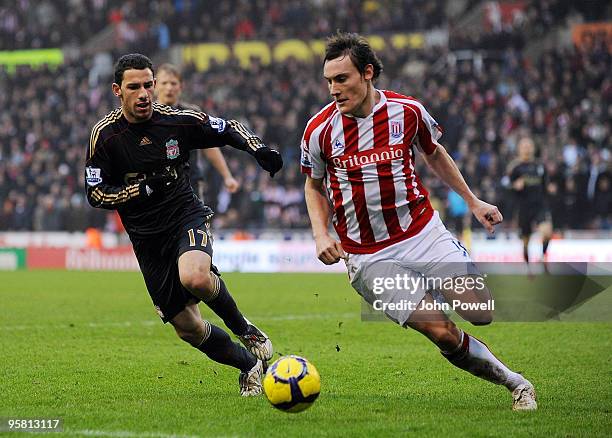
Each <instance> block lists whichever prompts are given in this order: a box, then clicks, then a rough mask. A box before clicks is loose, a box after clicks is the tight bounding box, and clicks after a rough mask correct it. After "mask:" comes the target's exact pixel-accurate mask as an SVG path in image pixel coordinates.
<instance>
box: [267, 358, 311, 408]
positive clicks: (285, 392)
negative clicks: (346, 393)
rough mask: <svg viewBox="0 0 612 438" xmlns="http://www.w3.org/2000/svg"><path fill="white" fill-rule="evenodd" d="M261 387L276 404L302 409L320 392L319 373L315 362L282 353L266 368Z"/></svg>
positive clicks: (282, 406) (276, 405)
mask: <svg viewBox="0 0 612 438" xmlns="http://www.w3.org/2000/svg"><path fill="white" fill-rule="evenodd" d="M263 387H264V392H265V394H266V397H267V399H268V400H269V401H270V403H272V406H274V407H275V408H277V409H280V410H282V411H286V412H301V411H303V410H304V409H307V408H309V407H310V406H311V405H312V404H313V403H314V401H315V400H316V399H317V397H318V396H319V392H320V391H321V377H320V376H319V372H318V371H317V369H316V368H315V367H314V365H313V364H311V363H310V362H308V361H307V360H306V359H304V358H303V357H299V356H293V355H291V356H283V357H281V358H280V359H278V360H277V361H276V362H274V363H273V364H272V365H271V366H270V368H268V372H267V373H266V376H265V377H264V380H263Z"/></svg>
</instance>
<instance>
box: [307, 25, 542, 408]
mask: <svg viewBox="0 0 612 438" xmlns="http://www.w3.org/2000/svg"><path fill="white" fill-rule="evenodd" d="M381 71H382V63H381V62H380V60H379V59H378V57H377V56H376V54H375V53H374V51H373V50H372V49H371V47H370V46H369V44H368V42H367V40H366V39H365V38H363V37H360V36H359V35H357V34H349V33H338V34H337V35H335V36H333V37H331V38H329V39H328V41H327V45H326V50H325V58H324V66H323V76H324V77H325V79H326V80H327V83H328V86H329V92H330V94H331V97H332V98H333V102H331V103H329V104H328V105H326V106H325V107H324V108H323V109H322V110H321V111H319V113H317V114H316V115H315V116H314V117H313V118H311V119H310V121H309V122H308V123H307V125H306V129H305V131H304V136H303V139H302V144H301V149H302V151H301V152H302V157H301V165H302V172H303V173H305V174H306V183H305V197H306V204H307V207H308V214H309V216H310V221H311V225H312V231H313V236H314V239H315V243H316V251H317V255H318V257H319V259H320V260H321V261H322V262H323V263H325V264H333V263H337V262H338V261H339V260H340V259H344V260H345V263H346V265H347V269H348V274H349V279H350V281H351V285H352V286H353V287H354V288H355V289H356V291H357V292H358V293H359V294H360V295H361V296H362V297H363V298H364V299H365V300H366V301H367V302H369V303H370V304H371V305H372V304H374V302H375V300H376V299H378V298H381V297H383V298H385V299H386V301H385V303H386V304H399V303H400V300H399V299H400V298H401V299H402V300H403V299H411V300H412V304H414V305H415V307H414V308H410V307H407V306H404V307H403V308H391V307H389V306H387V307H385V308H383V310H384V311H385V314H386V315H387V316H388V317H389V318H390V319H392V320H393V321H395V322H396V323H398V324H399V325H400V326H402V327H411V328H413V329H415V330H417V331H419V332H420V333H422V334H424V335H425V336H427V338H429V339H430V340H431V341H432V342H433V343H434V344H436V345H437V346H438V347H439V348H440V350H441V352H442V354H443V356H444V357H446V358H447V359H448V360H449V361H450V362H451V363H452V364H453V365H455V366H457V367H459V368H461V369H463V370H465V371H468V372H470V373H472V374H474V375H476V376H478V377H481V378H483V379H485V380H488V381H490V382H493V383H495V384H498V385H504V386H505V387H506V388H508V389H509V390H510V391H511V392H512V396H513V409H514V410H533V409H536V408H537V403H536V395H535V390H534V388H533V385H532V384H531V383H530V382H529V381H528V380H527V379H525V378H524V377H523V376H522V375H520V374H519V373H516V372H514V371H512V370H510V369H509V368H508V367H507V366H506V365H505V364H504V363H502V362H501V361H500V360H499V359H498V358H497V357H495V356H494V355H493V353H491V351H490V350H489V348H488V347H487V346H486V345H485V344H484V343H483V342H481V341H479V340H478V339H476V338H475V337H473V336H471V335H469V334H468V333H466V332H464V331H463V330H461V329H460V328H458V327H457V326H456V325H455V324H454V323H453V322H452V321H451V320H450V319H449V318H448V317H447V316H446V314H445V313H443V312H442V311H441V310H438V309H435V308H433V309H431V310H429V309H427V308H425V306H424V304H423V303H425V304H429V305H430V306H432V305H433V303H434V298H435V297H434V296H432V295H433V294H434V293H436V294H437V292H436V291H433V292H432V291H431V290H430V289H426V288H425V287H418V288H414V289H412V291H411V293H410V294H403V295H402V294H399V292H401V291H399V289H400V287H398V286H391V289H393V287H395V290H388V291H386V290H384V288H381V287H380V286H381V284H382V283H381V281H380V280H381V279H382V280H384V281H386V280H390V279H393V278H396V277H397V278H400V277H402V276H404V275H407V276H410V277H412V278H415V279H418V278H420V277H423V278H432V279H435V278H436V277H452V280H453V282H452V283H451V284H450V285H448V286H444V287H442V288H440V290H439V292H441V293H442V294H443V295H444V298H445V299H446V301H447V302H451V301H452V300H456V299H457V300H461V301H462V302H466V301H467V302H478V303H482V302H486V300H487V299H490V294H489V291H488V289H486V286H485V287H484V289H482V290H479V291H476V290H475V288H467V289H464V290H463V291H461V290H459V288H458V287H456V286H454V285H459V284H460V283H461V282H463V284H466V282H465V281H463V280H465V279H466V278H468V276H470V278H474V277H473V275H474V274H475V272H474V271H473V270H472V268H474V266H473V263H472V262H471V260H470V258H469V255H468V253H467V251H466V250H465V249H464V248H463V247H462V245H461V244H460V243H459V242H458V241H457V240H456V239H455V238H454V237H453V236H452V235H451V234H450V233H449V232H448V231H447V230H446V228H445V227H444V225H443V224H442V222H441V221H440V219H439V216H438V213H437V212H436V211H434V210H433V208H432V207H431V204H430V202H429V199H428V193H427V190H426V189H425V187H423V185H422V184H421V182H420V180H419V177H418V175H416V174H415V171H414V161H415V158H416V157H415V153H414V150H415V148H416V149H418V150H419V151H420V152H421V154H420V155H421V157H422V158H423V159H424V160H425V162H426V163H427V164H428V165H429V167H430V168H431V169H432V170H433V171H434V173H435V174H436V175H437V176H438V177H439V178H441V179H442V180H443V181H444V182H445V183H446V184H447V185H448V186H450V188H452V189H453V190H454V191H455V192H457V193H458V194H459V195H461V197H462V198H463V199H464V200H465V201H466V203H467V204H468V206H469V208H470V210H471V212H472V213H473V214H474V215H475V216H476V218H477V219H478V221H479V222H480V223H482V224H483V226H484V227H485V228H486V229H487V231H488V232H490V233H492V232H493V231H494V226H495V225H496V224H499V223H500V222H501V221H502V220H503V218H502V215H501V213H500V212H499V210H498V209H497V207H495V206H494V205H490V204H487V203H486V202H484V201H481V200H480V199H478V198H477V197H476V196H475V195H474V194H473V193H472V191H471V190H470V189H469V187H468V186H467V184H466V182H465V180H464V179H463V177H462V175H461V173H460V172H459V169H458V168H457V166H456V165H455V163H454V161H453V160H452V158H451V157H450V156H449V154H448V153H447V152H446V150H445V149H444V147H443V146H442V145H440V144H439V143H438V139H439V137H440V136H441V131H440V129H439V127H438V124H437V123H436V121H435V120H434V119H433V117H432V116H430V115H429V113H428V112H427V110H426V109H425V108H424V106H423V105H422V104H421V103H420V102H418V101H417V100H416V99H414V98H412V97H407V96H404V95H401V94H398V93H395V92H392V91H386V90H378V89H376V88H375V87H374V84H373V83H374V81H375V80H376V78H377V77H378V76H379V74H380V72H381ZM330 218H333V224H334V228H335V230H336V233H337V234H338V236H339V239H340V241H338V240H336V239H335V238H334V237H332V235H330V233H329V231H328V225H329V220H330ZM377 288H378V290H377ZM381 289H382V290H381ZM398 291H399V292H398ZM457 313H459V314H460V315H461V316H462V317H463V318H464V319H466V320H468V321H470V322H472V323H473V324H475V325H483V324H488V323H490V322H491V321H492V314H491V312H490V311H487V310H484V311H477V312H470V311H459V310H457Z"/></svg>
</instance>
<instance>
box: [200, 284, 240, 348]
mask: <svg viewBox="0 0 612 438" xmlns="http://www.w3.org/2000/svg"><path fill="white" fill-rule="evenodd" d="M211 275H212V276H213V279H214V281H215V290H214V291H213V295H212V297H211V298H210V299H208V300H206V301H205V303H206V305H207V306H208V307H210V308H211V310H212V311H213V312H215V313H216V314H217V315H218V316H219V318H221V319H222V320H223V322H224V323H225V325H226V326H227V328H228V329H230V330H231V331H232V333H234V334H235V335H238V336H240V335H244V334H245V333H246V332H247V329H248V324H247V322H246V320H245V319H244V316H242V313H240V310H238V306H236V302H235V301H234V299H233V298H232V296H231V295H230V293H229V292H228V290H227V287H226V286H225V283H224V282H223V280H221V279H220V278H219V277H218V276H217V275H216V274H214V273H211Z"/></svg>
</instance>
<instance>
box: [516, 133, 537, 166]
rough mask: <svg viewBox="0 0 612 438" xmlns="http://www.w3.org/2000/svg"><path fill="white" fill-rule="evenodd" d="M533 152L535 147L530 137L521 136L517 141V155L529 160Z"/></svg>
mask: <svg viewBox="0 0 612 438" xmlns="http://www.w3.org/2000/svg"><path fill="white" fill-rule="evenodd" d="M534 153H535V147H534V145H533V141H531V139H529V138H523V139H521V140H520V141H519V144H518V155H519V158H520V159H521V160H523V161H529V160H531V159H532V158H533V155H534Z"/></svg>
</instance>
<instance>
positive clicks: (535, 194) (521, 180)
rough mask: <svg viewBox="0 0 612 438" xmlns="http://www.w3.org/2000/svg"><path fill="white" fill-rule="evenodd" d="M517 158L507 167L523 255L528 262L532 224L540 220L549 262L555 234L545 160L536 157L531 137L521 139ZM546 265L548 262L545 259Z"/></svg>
mask: <svg viewBox="0 0 612 438" xmlns="http://www.w3.org/2000/svg"><path fill="white" fill-rule="evenodd" d="M517 149H518V158H517V159H516V160H515V161H513V162H512V163H511V164H510V166H509V169H508V176H509V178H510V184H511V185H512V191H513V192H514V194H515V197H516V200H517V205H518V224H519V229H520V235H521V240H522V241H523V258H524V259H525V262H526V263H527V264H529V238H530V237H531V233H532V232H533V225H534V224H537V227H538V230H539V232H540V235H541V236H542V258H543V261H544V262H546V252H547V250H548V244H549V242H550V238H551V237H552V230H553V228H552V220H551V216H550V211H549V210H548V204H547V202H546V196H545V193H546V184H547V176H546V169H545V168H544V164H542V163H540V162H538V160H536V158H535V145H534V143H533V140H532V139H531V138H529V137H524V138H521V139H520V140H519V142H518V146H517ZM544 267H546V263H544Z"/></svg>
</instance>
